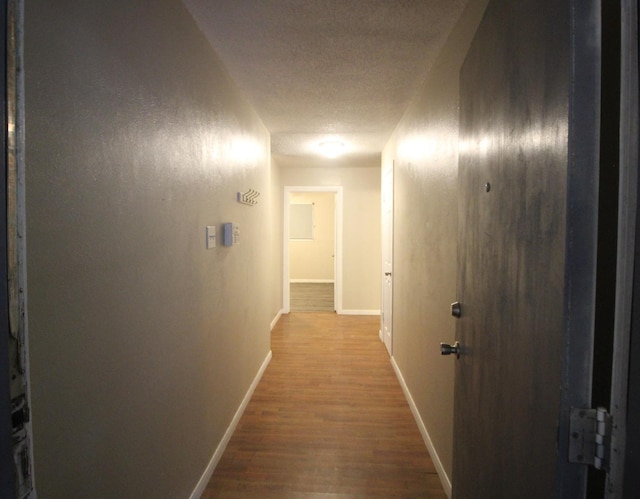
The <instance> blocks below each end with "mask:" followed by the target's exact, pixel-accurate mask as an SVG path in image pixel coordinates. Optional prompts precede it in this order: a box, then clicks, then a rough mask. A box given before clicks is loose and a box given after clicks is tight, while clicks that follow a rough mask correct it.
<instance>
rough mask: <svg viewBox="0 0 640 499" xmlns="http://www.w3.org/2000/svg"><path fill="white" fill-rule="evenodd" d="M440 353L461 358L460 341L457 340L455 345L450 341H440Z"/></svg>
mask: <svg viewBox="0 0 640 499" xmlns="http://www.w3.org/2000/svg"><path fill="white" fill-rule="evenodd" d="M440 353H441V354H442V355H455V356H456V359H459V358H460V343H459V342H458V341H456V342H455V343H454V344H453V345H449V343H440Z"/></svg>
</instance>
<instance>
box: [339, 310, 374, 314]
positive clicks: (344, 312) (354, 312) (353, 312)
mask: <svg viewBox="0 0 640 499" xmlns="http://www.w3.org/2000/svg"><path fill="white" fill-rule="evenodd" d="M340 314H342V315H380V310H345V309H343V310H341V311H340Z"/></svg>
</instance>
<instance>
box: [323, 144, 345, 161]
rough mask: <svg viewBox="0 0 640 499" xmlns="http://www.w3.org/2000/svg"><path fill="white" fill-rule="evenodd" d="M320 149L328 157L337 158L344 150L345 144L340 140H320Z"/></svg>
mask: <svg viewBox="0 0 640 499" xmlns="http://www.w3.org/2000/svg"><path fill="white" fill-rule="evenodd" d="M320 150H321V151H322V154H324V155H325V156H326V157H327V158H337V157H338V156H340V155H341V154H342V153H343V152H344V144H343V143H342V142H340V141H339V140H325V141H324V142H320Z"/></svg>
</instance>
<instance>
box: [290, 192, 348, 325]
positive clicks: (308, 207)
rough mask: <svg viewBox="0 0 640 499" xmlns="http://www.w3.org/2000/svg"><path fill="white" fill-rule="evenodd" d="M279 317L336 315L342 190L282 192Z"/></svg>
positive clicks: (339, 296)
mask: <svg viewBox="0 0 640 499" xmlns="http://www.w3.org/2000/svg"><path fill="white" fill-rule="evenodd" d="M283 207H284V209H283V211H284V223H283V227H284V230H283V235H284V240H283V265H282V267H283V284H284V285H283V300H282V301H283V313H289V312H291V311H303V310H305V311H313V310H327V311H329V310H330V311H335V312H337V313H339V314H340V313H341V312H342V187H319V186H304V187H294V186H285V188H284V203H283Z"/></svg>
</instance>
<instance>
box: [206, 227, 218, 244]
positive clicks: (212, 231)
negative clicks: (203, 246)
mask: <svg viewBox="0 0 640 499" xmlns="http://www.w3.org/2000/svg"><path fill="white" fill-rule="evenodd" d="M215 247H216V226H215V225H207V249H211V248H215Z"/></svg>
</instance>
